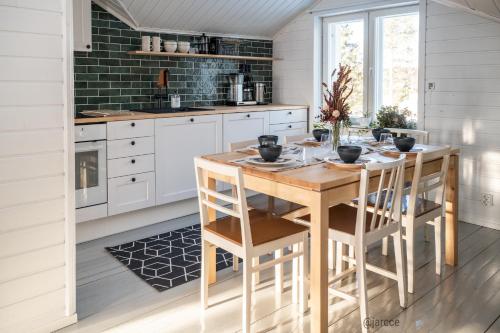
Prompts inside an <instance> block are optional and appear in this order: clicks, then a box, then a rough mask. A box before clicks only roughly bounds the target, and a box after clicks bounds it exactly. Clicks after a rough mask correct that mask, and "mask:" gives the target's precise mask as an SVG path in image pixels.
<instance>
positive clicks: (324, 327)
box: [310, 192, 328, 333]
mask: <svg viewBox="0 0 500 333" xmlns="http://www.w3.org/2000/svg"><path fill="white" fill-rule="evenodd" d="M311 196H312V197H313V202H312V204H311V206H310V208H311V258H313V259H312V260H311V303H310V304H311V332H314V333H316V332H327V331H328V204H327V202H326V200H325V198H324V196H323V195H322V194H321V193H317V192H315V193H313V194H312V195H311Z"/></svg>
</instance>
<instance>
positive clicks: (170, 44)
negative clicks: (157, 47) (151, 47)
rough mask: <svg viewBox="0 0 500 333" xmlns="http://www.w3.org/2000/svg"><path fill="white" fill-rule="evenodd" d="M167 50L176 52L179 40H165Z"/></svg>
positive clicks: (164, 44)
mask: <svg viewBox="0 0 500 333" xmlns="http://www.w3.org/2000/svg"><path fill="white" fill-rule="evenodd" d="M163 48H164V49H165V52H170V53H172V52H175V51H176V50H177V42H176V41H175V40H166V41H164V42H163Z"/></svg>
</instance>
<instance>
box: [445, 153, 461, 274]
mask: <svg viewBox="0 0 500 333" xmlns="http://www.w3.org/2000/svg"><path fill="white" fill-rule="evenodd" d="M458 175H459V156H458V155H451V156H450V167H449V169H448V177H447V181H446V231H445V232H446V241H445V244H446V245H445V256H446V264H447V265H451V266H456V265H457V264H458V187H459V182H458Z"/></svg>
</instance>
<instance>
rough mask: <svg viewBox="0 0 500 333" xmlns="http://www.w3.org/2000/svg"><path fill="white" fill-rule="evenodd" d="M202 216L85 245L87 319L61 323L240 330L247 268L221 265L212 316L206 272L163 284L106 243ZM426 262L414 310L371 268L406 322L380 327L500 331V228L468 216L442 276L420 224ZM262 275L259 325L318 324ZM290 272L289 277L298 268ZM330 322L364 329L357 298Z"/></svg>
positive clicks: (383, 302) (389, 305)
mask: <svg viewBox="0 0 500 333" xmlns="http://www.w3.org/2000/svg"><path fill="white" fill-rule="evenodd" d="M198 221H199V220H198V216H197V215H192V216H188V217H184V218H180V219H177V220H173V221H168V222H163V223H160V224H157V225H153V226H149V227H145V228H141V229H137V230H133V231H129V232H125V233H121V234H117V235H113V236H109V237H106V238H102V239H99V240H95V241H91V242H87V243H84V244H80V245H78V246H77V266H76V267H77V312H78V318H79V322H78V323H77V324H75V325H72V326H69V327H67V328H65V329H63V330H61V331H60V332H65V333H66V332H102V331H110V332H183V333H187V332H216V333H221V332H237V331H239V330H240V325H241V291H242V290H241V288H242V277H241V272H236V273H235V272H233V271H232V270H231V269H230V268H229V269H226V270H224V271H219V272H218V282H217V283H216V284H215V285H214V286H211V287H210V288H209V303H210V304H211V307H210V308H209V309H208V310H206V312H205V314H204V316H202V315H201V311H200V306H199V284H200V282H199V280H195V281H192V282H190V283H186V284H184V285H182V286H179V287H175V288H173V289H171V290H167V291H164V292H161V293H160V292H157V291H156V290H155V289H154V288H152V287H150V286H149V285H148V284H146V283H145V282H143V281H142V280H141V279H140V278H138V277H137V276H136V275H135V274H133V273H132V272H131V271H129V270H128V269H127V268H126V267H125V266H123V265H122V264H121V263H119V262H118V261H117V260H116V259H114V258H113V257H111V255H109V254H108V253H107V252H106V251H105V249H104V247H105V246H110V245H117V244H121V243H124V242H128V241H132V240H137V239H140V238H143V237H148V236H152V235H155V234H158V233H161V232H166V231H169V230H174V229H177V228H181V227H183V226H186V225H190V224H193V223H196V222H198ZM433 237H434V236H433V235H431V238H430V239H433ZM390 245H392V244H390ZM390 248H391V246H390ZM393 258H394V255H393V253H392V251H390V252H389V256H388V257H383V256H381V255H380V246H377V247H374V248H371V249H370V251H369V253H368V262H371V263H374V264H378V265H380V266H384V267H387V268H389V269H393V268H394V260H393ZM416 267H418V269H417V270H416V280H415V281H416V285H415V294H413V295H409V306H408V308H407V309H406V310H403V309H401V308H400V307H399V302H398V293H397V288H396V285H395V282H394V281H392V280H388V279H385V278H383V277H381V276H379V275H376V274H373V273H370V272H368V275H367V278H368V280H367V282H368V286H369V293H368V295H369V298H370V301H369V305H368V309H369V314H370V317H372V318H376V319H394V320H398V321H399V325H398V326H397V327H387V326H386V327H379V328H377V329H374V330H373V331H379V332H467V333H474V332H488V333H493V332H498V333H500V318H499V317H500V231H498V230H493V229H488V228H483V227H479V226H476V225H472V224H467V223H460V225H459V265H458V266H457V267H450V266H446V267H445V268H444V269H443V274H442V276H441V277H439V276H436V275H435V274H434V267H435V266H434V250H433V242H430V243H425V242H424V240H423V232H420V233H418V235H417V249H416ZM287 272H289V267H287ZM261 276H262V278H261V279H262V283H261V284H260V285H259V287H258V289H257V291H256V292H255V293H254V295H253V297H254V298H253V299H254V305H253V314H252V332H309V320H310V316H309V314H308V313H306V314H305V315H304V316H301V315H300V314H299V313H298V305H296V304H292V303H291V291H290V289H289V288H287V289H286V291H285V292H284V293H283V294H282V295H279V296H278V297H276V295H275V294H274V287H273V286H274V284H273V271H271V270H268V271H265V272H263V273H262V275H261ZM286 281H287V283H289V275H287V276H286ZM286 285H288V284H286ZM354 289H355V279H354V278H350V279H348V280H347V281H344V282H343V284H342V290H344V291H349V290H354ZM329 328H330V331H331V332H359V331H361V327H360V320H359V312H358V307H357V306H356V304H354V303H351V302H349V301H344V300H340V299H338V298H330V306H329Z"/></svg>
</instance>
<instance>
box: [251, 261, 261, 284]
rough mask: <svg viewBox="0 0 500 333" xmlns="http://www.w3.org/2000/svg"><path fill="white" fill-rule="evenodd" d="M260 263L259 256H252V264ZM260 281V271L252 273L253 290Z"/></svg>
mask: <svg viewBox="0 0 500 333" xmlns="http://www.w3.org/2000/svg"><path fill="white" fill-rule="evenodd" d="M259 263H260V258H259V257H254V258H252V266H258V265H259ZM259 283H260V272H259V271H256V272H254V273H253V274H252V289H253V290H255V289H256V288H257V285H258V284H259Z"/></svg>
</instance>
